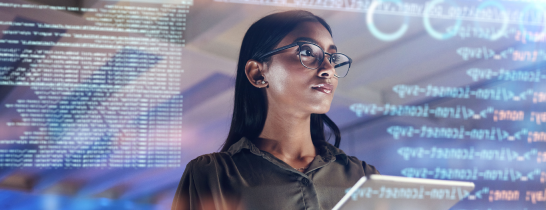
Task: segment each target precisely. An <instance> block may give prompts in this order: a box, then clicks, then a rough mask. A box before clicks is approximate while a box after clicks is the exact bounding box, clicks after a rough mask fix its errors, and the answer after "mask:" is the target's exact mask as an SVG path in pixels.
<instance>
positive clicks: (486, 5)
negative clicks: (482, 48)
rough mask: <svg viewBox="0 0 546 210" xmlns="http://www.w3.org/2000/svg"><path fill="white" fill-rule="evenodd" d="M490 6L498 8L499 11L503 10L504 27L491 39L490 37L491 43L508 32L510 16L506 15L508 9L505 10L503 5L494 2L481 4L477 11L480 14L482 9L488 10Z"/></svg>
mask: <svg viewBox="0 0 546 210" xmlns="http://www.w3.org/2000/svg"><path fill="white" fill-rule="evenodd" d="M488 6H492V7H496V8H498V9H499V10H501V14H502V27H501V29H500V30H499V31H498V32H497V33H495V34H493V35H491V37H490V40H491V41H495V40H497V39H499V38H501V37H502V35H503V34H504V33H505V32H506V29H507V28H508V14H507V13H506V9H504V6H502V4H500V3H499V2H496V1H493V0H489V1H485V2H483V3H481V4H480V5H479V6H478V8H477V9H476V13H479V12H480V11H481V10H482V9H484V8H486V7H488Z"/></svg>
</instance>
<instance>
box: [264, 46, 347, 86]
mask: <svg viewBox="0 0 546 210" xmlns="http://www.w3.org/2000/svg"><path fill="white" fill-rule="evenodd" d="M304 44H312V45H315V46H317V47H318V48H319V49H320V50H322V52H323V53H324V54H326V55H328V62H330V63H332V56H333V55H336V54H339V55H343V56H345V57H347V58H348V59H349V67H348V68H347V73H346V74H345V75H344V76H343V77H345V76H347V75H348V74H349V70H350V69H351V64H352V63H353V59H351V58H350V57H349V56H347V55H345V54H343V53H327V52H325V51H324V50H323V49H322V47H320V46H318V45H317V44H315V43H312V42H294V43H292V44H289V45H286V46H283V47H279V48H277V49H274V50H271V51H269V52H267V53H265V54H263V55H262V56H260V57H259V58H258V59H259V60H263V59H264V58H267V57H269V56H272V55H275V54H278V53H280V52H281V51H283V50H286V49H288V48H292V47H295V46H298V47H299V48H300V49H301V46H302V45H304ZM325 57H326V56H324V58H325ZM298 58H299V59H300V63H301V65H303V66H304V67H305V68H308V69H318V68H319V67H320V65H322V62H323V61H324V58H322V60H320V61H319V62H320V63H319V64H318V66H317V67H316V68H310V67H308V66H306V65H305V64H303V61H302V60H301V55H300V54H299V53H298ZM346 63H347V62H344V63H340V64H336V65H335V66H334V69H335V68H337V67H340V66H342V65H346ZM334 76H335V77H337V78H343V77H340V76H339V75H337V74H335V73H334Z"/></svg>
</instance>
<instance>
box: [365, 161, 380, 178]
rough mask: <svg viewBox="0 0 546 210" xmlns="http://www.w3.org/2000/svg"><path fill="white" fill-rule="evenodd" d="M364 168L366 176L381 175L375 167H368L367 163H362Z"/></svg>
mask: <svg viewBox="0 0 546 210" xmlns="http://www.w3.org/2000/svg"><path fill="white" fill-rule="evenodd" d="M362 167H364V174H365V175H368V174H379V171H378V170H377V169H375V166H372V165H368V164H367V163H366V162H365V161H362Z"/></svg>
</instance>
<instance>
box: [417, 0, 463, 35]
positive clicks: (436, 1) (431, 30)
mask: <svg viewBox="0 0 546 210" xmlns="http://www.w3.org/2000/svg"><path fill="white" fill-rule="evenodd" d="M443 2H444V0H433V1H431V2H430V3H429V4H428V6H427V7H426V8H425V11H423V24H424V25H425V29H426V30H427V32H428V33H429V34H430V35H431V36H432V37H434V38H436V39H439V40H444V39H449V38H451V37H453V36H455V35H456V34H457V32H458V31H459V28H460V27H461V24H462V21H461V19H459V18H457V22H456V23H455V27H453V31H450V32H448V33H440V32H438V31H436V30H434V28H432V26H431V25H430V20H429V19H430V17H429V13H430V10H432V8H434V6H436V5H437V4H440V3H443ZM449 3H450V4H451V5H453V6H455V7H457V4H455V2H453V1H449Z"/></svg>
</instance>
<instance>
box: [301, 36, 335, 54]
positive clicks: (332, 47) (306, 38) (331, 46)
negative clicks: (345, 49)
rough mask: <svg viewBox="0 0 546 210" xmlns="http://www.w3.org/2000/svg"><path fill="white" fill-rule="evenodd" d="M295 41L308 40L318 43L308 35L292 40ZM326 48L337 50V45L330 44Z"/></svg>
mask: <svg viewBox="0 0 546 210" xmlns="http://www.w3.org/2000/svg"><path fill="white" fill-rule="evenodd" d="M297 41H308V42H312V43H315V44H318V42H317V41H316V40H314V39H312V38H309V37H298V38H297V39H296V40H294V42H297ZM328 50H335V51H336V52H337V47H336V46H335V45H330V46H329V47H328Z"/></svg>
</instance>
